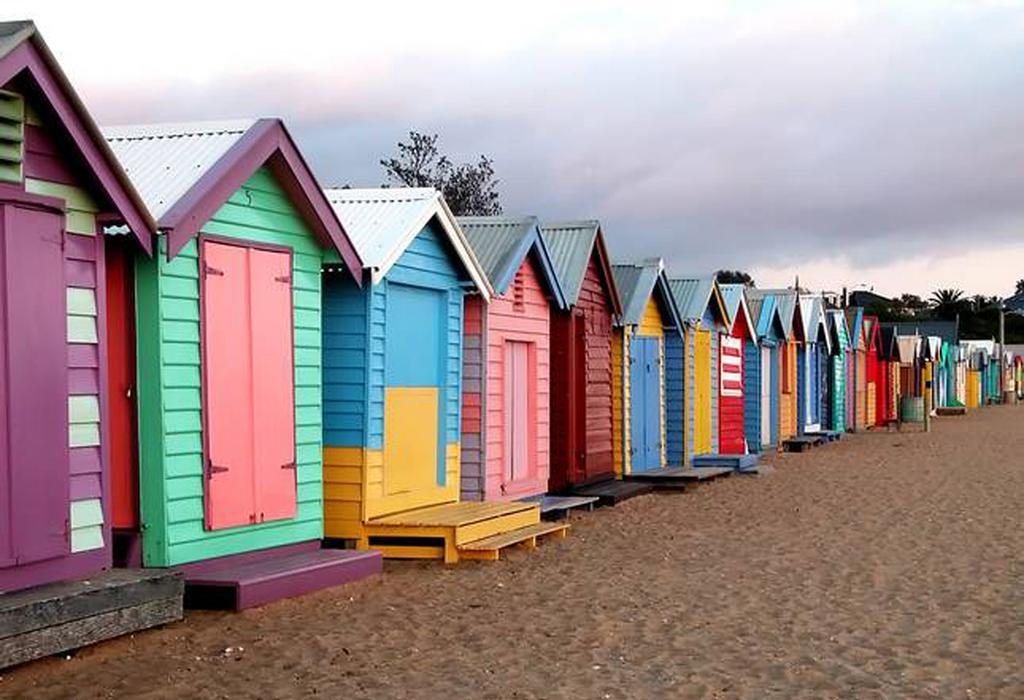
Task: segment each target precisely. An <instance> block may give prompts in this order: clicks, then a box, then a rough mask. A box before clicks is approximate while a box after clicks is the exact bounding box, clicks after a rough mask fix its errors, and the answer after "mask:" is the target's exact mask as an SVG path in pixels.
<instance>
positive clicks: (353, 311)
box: [323, 187, 565, 563]
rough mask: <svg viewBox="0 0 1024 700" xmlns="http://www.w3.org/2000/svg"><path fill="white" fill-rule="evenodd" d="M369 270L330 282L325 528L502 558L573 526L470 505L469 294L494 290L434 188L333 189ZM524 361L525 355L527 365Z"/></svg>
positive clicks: (409, 554)
mask: <svg viewBox="0 0 1024 700" xmlns="http://www.w3.org/2000/svg"><path fill="white" fill-rule="evenodd" d="M327 197H328V199H329V200H330V202H331V204H332V206H333V207H334V211H335V212H336V213H337V215H338V217H339V219H340V220H341V222H342V224H343V225H344V227H345V230H346V231H347V232H348V233H349V235H350V236H351V237H352V242H353V244H354V245H355V247H356V249H357V251H358V254H359V257H360V259H361V260H362V263H363V266H364V273H363V280H364V284H363V285H362V286H360V285H359V284H358V283H357V282H356V280H354V279H353V278H352V277H351V275H346V274H330V273H327V274H326V275H325V282H324V342H323V348H324V349H323V366H324V401H323V413H324V423H325V425H324V469H325V475H324V481H325V486H324V501H325V503H324V507H325V511H326V524H325V525H326V526H325V534H326V536H327V537H328V538H331V539H341V540H348V541H354V542H355V543H356V546H357V547H358V548H360V549H365V548H368V547H369V548H374V549H379V550H381V551H382V552H383V553H384V555H385V556H388V557H400V558H433V559H442V558H443V559H444V560H445V561H446V562H450V563H451V562H457V561H459V560H460V559H468V558H485V559H496V558H498V556H500V555H499V552H500V550H501V549H502V548H504V547H507V546H509V545H512V544H515V543H517V542H524V541H535V540H536V538H537V537H538V536H540V535H543V534H550V533H553V532H559V533H561V532H564V527H565V526H564V525H558V526H557V527H555V528H554V529H544V526H543V525H542V524H541V523H540V511H539V508H538V506H537V504H535V503H523V502H512V503H498V502H491V503H481V502H479V501H463V500H461V486H462V485H461V477H460V470H461V464H460V462H461V453H460V430H461V411H462V400H461V399H462V372H463V357H462V354H463V332H464V328H465V326H464V320H463V319H464V306H465V304H464V301H465V299H464V298H465V296H466V295H467V294H476V295H479V296H480V297H482V298H483V301H484V302H489V301H490V300H491V298H492V296H493V289H492V287H491V285H490V283H489V282H488V280H487V273H486V271H485V270H484V269H483V267H482V266H481V264H480V262H479V260H478V259H477V257H476V256H475V255H474V254H473V251H472V249H471V248H470V246H469V244H468V242H467V240H466V237H465V234H464V233H463V232H462V229H461V228H460V227H459V224H458V222H457V221H456V219H455V217H454V216H453V215H452V213H451V211H450V210H449V208H448V205H447V204H446V203H445V201H444V198H443V197H442V196H441V195H440V193H438V192H437V191H436V190H434V189H432V188H404V187H396V188H372V189H335V190H328V191H327ZM528 361H529V360H528V358H527V362H528Z"/></svg>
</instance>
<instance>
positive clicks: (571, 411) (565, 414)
mask: <svg viewBox="0 0 1024 700" xmlns="http://www.w3.org/2000/svg"><path fill="white" fill-rule="evenodd" d="M541 235H542V236H543V238H544V243H545V244H546V246H547V249H548V252H549V253H550V255H551V262H552V263H553V265H554V268H555V274H556V275H557V277H558V282H559V285H560V286H561V288H562V293H563V294H564V295H565V301H566V307H567V308H566V310H565V311H560V312H556V313H555V314H553V316H552V320H551V354H552V358H551V379H552V384H551V397H552V401H551V473H550V481H549V488H550V490H552V491H561V490H565V489H568V488H570V487H571V486H575V485H582V484H586V483H591V482H596V481H602V480H607V479H611V478H614V475H615V466H614V461H613V449H612V318H613V316H615V315H619V314H621V313H622V307H621V304H620V302H619V295H618V292H617V291H616V289H615V282H614V280H613V278H612V272H611V264H610V261H609V258H608V251H607V249H606V248H605V244H604V237H603V236H602V234H601V225H600V223H598V222H597V221H571V222H563V223H555V224H548V225H546V226H543V227H542V228H541Z"/></svg>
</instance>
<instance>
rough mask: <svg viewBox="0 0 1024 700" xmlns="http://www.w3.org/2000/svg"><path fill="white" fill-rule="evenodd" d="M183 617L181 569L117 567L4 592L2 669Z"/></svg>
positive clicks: (0, 643)
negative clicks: (75, 577)
mask: <svg viewBox="0 0 1024 700" xmlns="http://www.w3.org/2000/svg"><path fill="white" fill-rule="evenodd" d="M181 618H182V577H181V574H179V573H177V572H174V571H168V570H165V569H114V570H113V571H104V572H97V573H96V575H95V576H90V577H89V578H88V579H82V580H77V581H64V582H61V583H53V584H49V585H46V586H39V587H37V588H30V589H28V590H24V591H18V592H15V593H4V594H3V595H0V668H4V667H6V666H13V665H14V664H20V663H24V662H26V661H31V660H33V659H38V658H40V657H43V656H50V655H52V654H59V653H61V652H65V651H70V650H72V649H78V648H80V647H84V646H88V645H90V644H96V643H97V642H102V641H105V640H107V639H113V638H114V637H119V636H121V635H125V634H131V633H133V632H138V631H139V630H144V629H147V628H149V627H154V626H156V625H162V624H166V623H168V622H176V621H177V620H180V619H181Z"/></svg>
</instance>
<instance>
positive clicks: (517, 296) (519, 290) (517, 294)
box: [512, 268, 526, 313]
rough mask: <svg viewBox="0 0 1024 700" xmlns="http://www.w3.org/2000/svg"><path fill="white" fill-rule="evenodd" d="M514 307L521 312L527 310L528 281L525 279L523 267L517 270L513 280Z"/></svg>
mask: <svg viewBox="0 0 1024 700" xmlns="http://www.w3.org/2000/svg"><path fill="white" fill-rule="evenodd" d="M512 309H513V310H514V311H518V312H519V313H523V312H525V311H526V281H525V280H524V279H523V270H522V268H520V269H519V271H518V272H516V276H515V279H514V280H513V281H512Z"/></svg>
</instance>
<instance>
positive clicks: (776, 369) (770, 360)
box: [746, 288, 786, 452]
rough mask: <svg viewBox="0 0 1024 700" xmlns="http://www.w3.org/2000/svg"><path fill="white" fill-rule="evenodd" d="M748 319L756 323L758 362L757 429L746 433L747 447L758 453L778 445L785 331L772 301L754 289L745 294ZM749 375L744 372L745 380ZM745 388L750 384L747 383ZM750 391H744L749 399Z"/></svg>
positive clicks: (773, 300)
mask: <svg viewBox="0 0 1024 700" xmlns="http://www.w3.org/2000/svg"><path fill="white" fill-rule="evenodd" d="M746 294H747V300H748V302H749V308H750V316H751V318H753V319H757V321H756V324H757V344H758V347H759V349H760V350H759V353H758V355H759V359H758V363H757V365H758V366H757V375H758V378H759V380H760V382H759V385H758V387H757V391H758V393H759V398H760V400H759V402H758V403H759V404H760V408H759V415H760V425H758V426H757V431H756V433H753V432H750V431H748V433H747V443H748V446H749V447H750V448H751V450H752V451H756V452H761V451H765V450H768V449H770V448H773V447H777V446H778V444H779V398H780V396H781V393H780V386H781V383H782V353H783V352H784V351H785V348H786V328H785V325H784V324H783V321H782V316H781V314H780V313H779V307H778V305H777V304H776V300H775V297H774V296H772V295H771V294H766V293H764V292H763V291H761V290H759V289H755V288H750V289H748V290H747V293H746ZM751 374H752V372H750V371H749V370H748V375H747V377H748V380H749V378H750V375H751ZM747 385H748V387H749V386H750V382H749V381H748V382H747ZM749 392H750V389H748V396H749Z"/></svg>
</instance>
